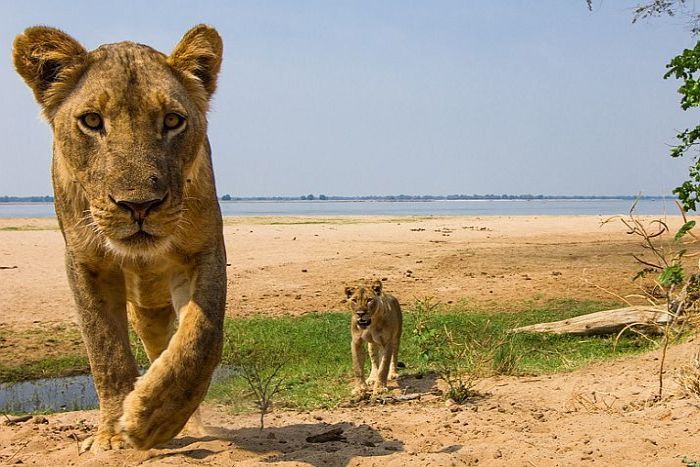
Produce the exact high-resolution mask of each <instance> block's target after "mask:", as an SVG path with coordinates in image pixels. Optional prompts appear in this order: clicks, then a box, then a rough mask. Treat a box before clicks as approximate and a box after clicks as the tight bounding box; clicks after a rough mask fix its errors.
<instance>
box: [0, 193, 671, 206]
mask: <svg viewBox="0 0 700 467" xmlns="http://www.w3.org/2000/svg"><path fill="white" fill-rule="evenodd" d="M637 199H638V200H653V201H658V200H674V199H676V198H675V197H674V196H631V195H617V196H602V195H601V196H597V195H591V196H585V195H559V196H557V195H506V194H504V195H444V196H443V195H386V196H374V195H368V196H326V195H318V196H316V195H303V196H230V195H223V196H221V197H220V198H219V201H221V202H225V203H226V202H238V201H240V202H248V203H249V202H275V203H280V202H324V201H335V202H338V201H344V202H364V201H382V202H402V201H409V202H421V201H499V200H502V201H533V200H548V201H557V200H561V201H576V200H627V201H634V200H637ZM0 203H3V204H47V203H53V196H0Z"/></svg>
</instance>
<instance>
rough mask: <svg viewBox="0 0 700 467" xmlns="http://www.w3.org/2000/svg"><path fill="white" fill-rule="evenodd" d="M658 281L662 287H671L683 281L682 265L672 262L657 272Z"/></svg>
mask: <svg viewBox="0 0 700 467" xmlns="http://www.w3.org/2000/svg"><path fill="white" fill-rule="evenodd" d="M659 282H660V283H661V285H663V286H664V287H671V286H672V285H678V284H682V283H683V266H681V265H680V264H674V265H671V266H668V267H666V268H664V270H663V271H661V274H659Z"/></svg>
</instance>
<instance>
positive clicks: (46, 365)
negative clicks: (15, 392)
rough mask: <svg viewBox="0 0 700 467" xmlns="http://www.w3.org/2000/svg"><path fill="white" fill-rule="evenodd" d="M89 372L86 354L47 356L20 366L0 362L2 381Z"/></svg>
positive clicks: (0, 378) (0, 377)
mask: <svg viewBox="0 0 700 467" xmlns="http://www.w3.org/2000/svg"><path fill="white" fill-rule="evenodd" d="M89 372H90V363H89V362H88V358H87V356H85V355H67V356H62V357H47V358H42V359H38V360H34V361H30V362H27V363H24V364H23V365H20V366H6V365H1V364H0V383H9V382H17V381H25V380H30V379H40V378H55V377H59V376H73V375H81V374H86V373H89Z"/></svg>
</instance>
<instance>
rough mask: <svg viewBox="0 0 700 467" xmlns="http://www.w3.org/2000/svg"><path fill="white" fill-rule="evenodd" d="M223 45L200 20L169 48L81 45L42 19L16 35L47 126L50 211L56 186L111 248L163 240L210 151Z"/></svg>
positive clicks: (22, 68) (156, 244)
mask: <svg viewBox="0 0 700 467" xmlns="http://www.w3.org/2000/svg"><path fill="white" fill-rule="evenodd" d="M222 52H223V45H222V41H221V38H220V37H219V35H218V34H217V32H216V31H215V30H214V29H212V28H211V27H208V26H204V25H199V26H196V27H194V28H193V29H191V30H190V31H189V32H188V33H187V34H186V35H185V36H184V37H183V38H182V40H181V41H180V43H179V44H178V45H177V47H175V50H174V51H173V52H172V54H170V55H169V56H166V55H165V54H163V53H161V52H158V51H156V50H154V49H152V48H150V47H147V46H145V45H141V44H136V43H132V42H121V43H117V44H108V45H103V46H101V47H99V48H97V49H95V50H93V51H90V52H88V51H86V50H85V49H84V48H83V47H82V46H81V45H80V44H79V43H78V42H77V41H76V40H75V39H73V38H72V37H70V36H69V35H67V34H65V33H64V32H62V31H59V30H57V29H54V28H49V27H32V28H29V29H27V30H25V31H24V33H22V34H20V35H19V36H17V38H16V39H15V42H14V44H13V59H14V64H15V67H16V69H17V71H18V72H19V74H20V75H21V76H22V77H23V78H24V80H25V81H26V82H27V84H28V85H29V86H30V87H31V89H32V90H33V92H34V96H35V97H36V100H37V101H38V102H39V104H40V105H41V107H42V110H43V114H44V116H45V117H46V118H47V120H48V121H49V123H50V124H51V127H52V129H53V132H54V165H53V175H54V185H55V190H56V192H57V210H58V209H60V208H61V206H60V205H59V204H60V200H59V199H58V198H59V196H58V194H59V191H62V192H64V193H73V194H76V195H77V196H71V198H72V201H71V205H70V206H68V207H66V209H78V208H79V209H80V210H81V217H82V218H83V220H84V221H85V222H86V223H87V224H90V225H91V226H92V227H93V229H94V231H95V233H96V234H97V235H98V236H99V237H100V238H101V240H102V241H103V243H104V245H105V246H106V247H108V248H109V249H111V250H113V251H115V252H117V253H122V254H129V253H130V252H134V251H137V252H140V253H143V252H147V251H158V250H159V248H160V247H163V246H164V245H167V244H168V243H169V237H171V236H172V235H173V233H174V232H175V231H176V230H177V228H178V223H179V222H180V220H181V216H182V212H183V200H184V199H186V198H187V195H188V184H190V183H192V182H193V180H192V178H193V177H196V175H197V171H196V168H197V164H200V163H202V162H201V161H202V159H204V158H203V157H200V154H201V153H202V152H206V151H207V150H208V149H207V146H208V143H207V142H206V126H207V121H206V111H207V107H208V102H209V99H210V97H211V95H212V93H213V92H214V90H215V88H216V77H217V74H218V72H219V69H220V66H221V59H222ZM56 185H60V186H56ZM192 196H195V195H192ZM76 199H77V200H80V203H79V204H80V206H79V207H78V206H74V204H76V201H75V200H76ZM195 206H196V204H195Z"/></svg>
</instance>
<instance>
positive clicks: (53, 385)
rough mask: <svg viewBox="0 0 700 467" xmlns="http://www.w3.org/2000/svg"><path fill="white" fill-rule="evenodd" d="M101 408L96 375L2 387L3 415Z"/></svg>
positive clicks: (227, 371)
mask: <svg viewBox="0 0 700 467" xmlns="http://www.w3.org/2000/svg"><path fill="white" fill-rule="evenodd" d="M235 373H236V370H235V368H232V367H219V368H217V369H216V371H214V378H213V381H217V380H221V379H224V378H228V377H229V376H232V375H234V374H235ZM97 406H98V399H97V393H96V392H95V385H94V384H93V382H92V375H78V376H67V377H63V378H47V379H36V380H32V381H22V382H19V383H3V384H0V412H10V413H23V412H70V411H73V410H88V409H96V408H97Z"/></svg>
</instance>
